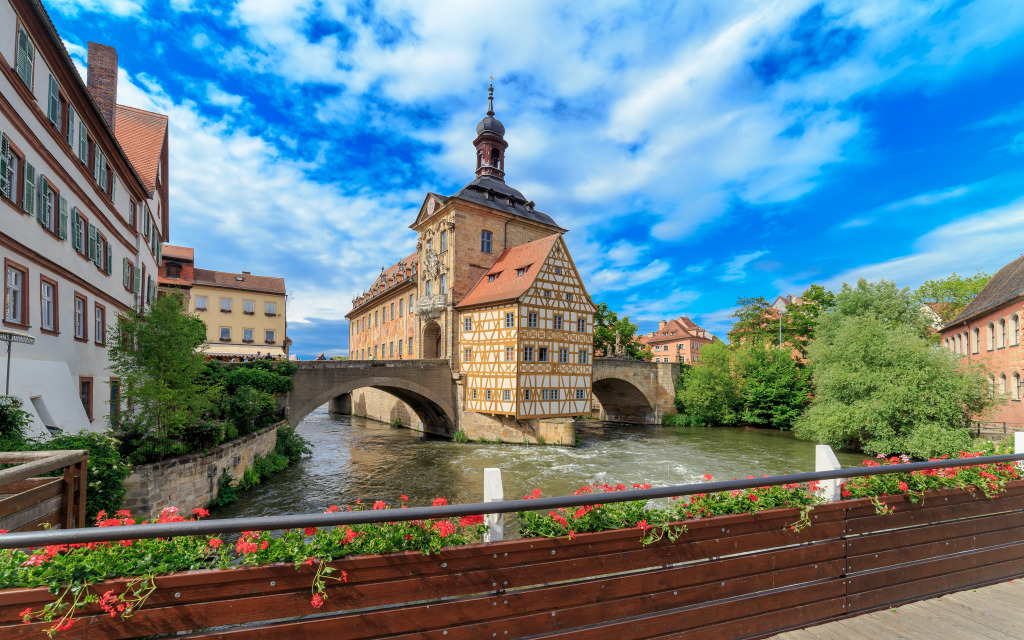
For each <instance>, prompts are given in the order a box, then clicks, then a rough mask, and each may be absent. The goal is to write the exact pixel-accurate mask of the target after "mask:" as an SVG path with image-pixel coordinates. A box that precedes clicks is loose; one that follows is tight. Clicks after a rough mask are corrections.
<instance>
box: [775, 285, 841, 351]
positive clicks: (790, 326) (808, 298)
mask: <svg viewBox="0 0 1024 640" xmlns="http://www.w3.org/2000/svg"><path fill="white" fill-rule="evenodd" d="M800 299H801V300H802V301H803V302H802V304H791V305H789V306H788V307H786V313H785V314H783V316H782V325H783V326H782V333H783V336H784V339H785V341H786V342H789V343H790V344H792V345H794V346H795V347H796V348H798V349H800V352H801V355H803V356H805V357H806V356H807V345H808V344H809V343H810V341H811V340H813V339H814V336H815V334H816V332H817V328H818V318H820V317H821V315H822V314H824V313H827V312H828V311H829V310H831V309H832V308H833V307H834V306H835V304H836V294H834V293H832V292H831V291H829V290H827V289H826V288H825V287H823V286H821V285H820V284H812V285H811V286H810V287H808V288H807V290H806V291H804V292H803V294H801V295H800Z"/></svg>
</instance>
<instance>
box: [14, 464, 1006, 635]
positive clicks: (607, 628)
mask: <svg viewBox="0 0 1024 640" xmlns="http://www.w3.org/2000/svg"><path fill="white" fill-rule="evenodd" d="M1010 457H1011V456H1003V457H1002V458H1003V460H1002V461H1005V459H1006V458H1010ZM1012 457H1014V458H1020V457H1021V456H1012ZM986 460H995V458H988V459H984V458H982V459H973V460H965V461H961V462H963V463H966V464H978V463H980V462H984V461H986ZM952 462H957V461H943V463H936V466H938V464H944V465H945V466H948V465H949V463H952ZM926 464H928V463H919V464H917V465H906V467H905V468H911V467H917V466H925V465H926ZM900 466H902V465H900ZM895 469H896V466H893V467H890V468H878V467H876V468H870V469H869V468H865V469H847V470H843V471H844V472H845V473H846V474H847V475H850V476H853V475H858V472H860V471H863V472H864V473H867V474H872V475H875V474H878V473H891V472H892V471H893V470H895ZM836 473H839V472H828V473H820V474H813V475H815V476H817V477H819V478H827V477H828V476H830V475H836ZM810 475H812V474H795V475H794V476H779V477H775V478H757V479H754V480H750V481H732V482H723V483H708V484H705V485H703V486H706V487H712V486H715V485H726V486H730V485H731V486H739V485H743V484H749V483H750V482H761V483H763V484H766V485H768V484H778V483H780V482H782V481H784V480H785V479H786V478H789V479H796V478H797V477H801V476H810ZM701 486H702V485H686V486H685V493H690V494H692V493H694V492H695V491H699V490H700V487H701ZM691 487H692V488H691ZM668 489H669V488H664V490H668ZM673 489H675V490H678V489H679V487H676V488H673ZM658 491H659V490H657V489H656V490H653V491H650V492H649V493H657V492H658ZM623 493H631V492H623ZM601 497H602V499H603V498H605V497H607V498H608V499H609V500H612V499H616V498H621V496H620V495H615V494H603V495H602V496H601ZM579 499H584V500H585V499H590V500H593V499H594V496H584V497H581V498H580V497H573V498H571V500H579ZM567 500H569V498H568V497H566V498H541V499H538V500H536V501H525V502H528V503H536V506H540V505H541V504H542V503H543V502H544V501H547V502H548V503H556V502H563V501H567ZM880 500H881V502H883V503H885V504H886V505H888V506H889V507H891V509H892V513H889V514H887V515H883V514H879V513H878V508H877V506H876V505H875V504H873V503H872V502H871V500H870V499H866V498H865V499H860V500H847V501H840V502H833V503H829V504H824V505H820V506H817V507H815V508H814V509H813V510H812V511H811V512H810V514H809V519H810V522H811V526H808V527H805V528H799V527H797V528H796V529H793V528H791V525H793V524H794V523H795V522H797V521H798V520H799V518H800V514H799V512H798V511H797V510H795V509H778V510H771V511H763V512H757V513H753V514H737V515H726V516H718V517H713V518H706V519H701V520H691V521H687V522H684V523H680V524H681V525H684V526H685V527H686V530H685V532H684V533H682V535H681V536H680V537H679V538H678V539H676V540H675V541H670V540H668V539H667V538H663V539H661V540H659V541H656V542H654V543H652V544H649V545H644V544H642V542H641V532H640V531H639V530H638V529H621V530H614V531H604V532H599V533H585V534H578V535H576V536H575V539H574V540H573V539H569V538H566V537H563V538H555V539H546V538H532V539H523V540H510V541H503V542H496V543H491V544H476V545H469V546H464V547H453V548H448V549H443V550H442V551H441V552H440V553H438V554H437V555H428V556H424V555H422V554H420V553H418V552H405V553H397V554H391V555H383V556H380V555H375V556H356V557H349V558H344V559H342V560H339V561H336V562H333V563H332V566H333V567H336V568H337V569H339V570H344V571H346V572H347V575H348V581H347V582H345V583H340V582H339V583H333V582H329V584H328V587H327V594H328V598H327V599H326V602H325V603H324V604H323V606H322V608H320V609H313V608H311V607H310V594H311V591H310V584H311V582H312V580H313V576H314V573H315V567H305V566H304V567H302V568H301V570H299V571H296V569H295V567H294V566H292V565H271V566H264V567H253V568H241V569H232V570H226V571H194V572H184V573H178V574H173V575H168V576H163V577H159V578H157V579H156V586H157V589H156V591H155V592H154V593H153V594H152V596H151V597H150V598H149V601H148V602H147V603H146V606H145V607H144V608H143V609H141V610H139V611H138V612H136V613H135V614H134V616H133V617H132V618H130V619H129V620H125V621H120V620H112V619H111V618H110V617H109V615H107V614H105V613H103V612H102V611H100V610H99V609H98V608H96V607H95V606H91V607H90V608H88V609H86V610H84V611H83V612H82V613H81V614H80V615H79V616H77V617H78V622H76V624H75V625H74V627H73V628H72V629H71V630H69V631H67V632H66V633H63V634H61V637H66V638H89V639H93V638H110V639H115V638H129V637H136V636H145V635H155V634H169V633H175V632H177V633H179V634H185V633H188V635H187V637H189V638H258V639H266V640H279V639H280V638H282V637H287V638H289V640H298V639H300V638H310V639H312V638H325V637H329V638H350V639H364V640H366V639H371V638H412V637H416V638H437V639H438V640H442V639H443V640H451V639H455V638H463V639H467V640H470V639H472V640H476V639H478V638H494V637H496V638H532V637H540V636H542V637H544V638H576V639H581V640H582V639H587V640H594V639H597V640H600V639H602V638H615V639H620V638H663V637H671V638H694V639H697V638H699V639H700V640H711V639H715V638H721V639H725V638H740V637H742V638H756V637H767V636H770V635H773V634H775V633H778V632H780V631H784V630H788V629H793V628H799V627H804V626H808V625H812V624H816V623H819V622H824V621H828V620H835V619H839V618H844V617H847V616H850V615H856V614H859V613H864V612H868V611H872V610H877V609H882V608H887V607H891V606H897V605H901V604H904V603H908V602H912V601H914V600H919V599H924V598H929V597H933V596H936V595H940V594H943V593H949V592H952V591H957V590H962V589H967V588H972V587H977V586H981V585H985V584H989V583H993V582H999V581H1003V580H1007V579H1012V578H1014V577H1017V576H1021V575H1024V481H1017V482H1013V483H1010V484H1008V485H1007V487H1006V489H1005V491H1004V492H1003V493H1001V494H1000V495H999V496H998V497H996V498H993V499H988V498H986V497H985V496H984V495H983V494H981V493H979V492H976V491H966V490H961V489H956V490H945V491H934V492H928V493H925V494H924V495H923V496H922V497H921V499H919V500H918V501H917V502H912V501H911V497H910V496H907V495H901V496H889V497H884V498H881V499H880ZM521 502H524V501H510V502H509V503H506V504H508V505H511V504H516V506H518V505H519V503H521ZM495 504H500V503H488V504H487V505H483V504H477V505H451V506H448V507H438V508H433V509H431V511H435V512H437V513H435V514H434V515H435V517H436V516H440V515H442V514H443V515H448V513H444V512H446V511H447V512H460V511H463V510H465V509H466V508H469V507H475V508H476V511H477V512H478V513H479V512H480V511H486V509H484V508H482V507H485V506H488V505H489V506H492V507H493V506H494V505H495ZM526 508H529V507H526ZM425 511H427V509H420V508H415V509H408V510H401V511H398V512H396V511H393V510H389V511H379V512H370V511H367V512H352V513H334V514H320V515H318V516H316V518H317V519H324V518H336V519H338V522H343V521H345V520H355V519H357V518H358V519H359V520H364V521H365V520H366V519H369V518H376V519H382V518H388V519H406V517H422V516H421V515H420V512H425ZM283 518H289V519H299V518H302V519H306V520H310V519H311V516H308V515H307V516H286V517H279V518H278V519H277V520H278V522H276V523H274V526H277V525H278V524H280V522H282V521H283V520H282V519H283ZM254 520H256V519H254ZM261 520H263V521H264V522H266V521H267V520H273V519H271V518H268V519H261ZM296 521H297V520H296ZM217 522H218V521H203V522H199V523H178V524H180V525H181V526H177V525H172V524H168V525H145V526H142V527H132V530H133V531H140V530H142V529H145V528H146V527H158V528H159V529H157V531H156V532H153V533H159V534H160V535H167V533H166V532H167V531H173V530H180V533H179V535H180V534H184V533H185V532H186V529H189V528H190V529H199V528H200V527H207V528H210V529H219V528H223V526H224V525H221V524H217ZM220 522H225V523H226V522H228V521H220ZM289 526H291V525H289ZM299 526H301V523H300V525H299ZM264 528H270V527H269V526H265V527H264ZM108 529H110V530H109V531H105V530H98V531H96V532H92V531H89V532H86V531H82V530H79V531H75V532H68V533H61V532H53V533H52V534H34V536H35V537H42V536H44V535H45V536H47V537H53V538H55V539H56V538H57V537H58V536H59V537H61V538H65V539H67V540H69V541H70V539H71V538H73V537H74V538H81V539H82V540H85V539H87V538H91V537H94V536H95V535H105V536H107V537H108V538H110V539H118V538H119V537H121V536H125V535H131V534H132V533H133V531H128V529H129V528H128V527H110V528H108ZM86 534H88V535H86ZM17 535H18V537H19V538H20V539H25V538H26V534H17ZM4 544H8V542H6V541H5V542H4ZM123 588H124V581H123V580H121V581H117V580H114V581H108V582H105V583H101V584H98V585H95V586H94V587H93V591H94V592H95V593H97V594H101V593H103V592H105V591H107V590H109V589H113V590H115V592H120V591H121V590H123ZM52 598H53V596H52V594H50V593H49V591H48V590H47V589H45V588H39V589H18V590H8V591H0V636H2V637H3V638H5V639H7V638H11V639H14V638H37V637H41V634H42V631H43V629H44V628H45V627H46V626H47V624H46V623H31V624H22V621H21V618H20V617H19V612H21V611H22V610H24V609H25V608H32V609H39V608H40V607H41V606H42V605H43V604H45V603H47V602H50V601H52ZM234 625H242V626H234ZM881 633H883V634H884V632H881ZM950 633H951V635H952V636H956V637H958V636H959V634H958V633H957V631H956V630H950Z"/></svg>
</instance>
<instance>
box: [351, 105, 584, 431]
mask: <svg viewBox="0 0 1024 640" xmlns="http://www.w3.org/2000/svg"><path fill="white" fill-rule="evenodd" d="M476 133H477V135H476V138H475V139H474V140H473V146H474V147H475V148H476V178H475V179H474V180H473V181H472V182H470V183H469V184H467V185H466V186H465V187H463V188H462V189H461V190H459V191H458V192H457V193H455V194H454V195H451V196H444V195H440V194H437V193H428V194H427V195H426V197H425V198H424V201H423V203H422V205H421V206H420V209H419V212H418V214H417V216H416V220H415V221H414V222H413V223H412V224H411V225H410V228H411V229H412V230H413V231H415V232H416V233H417V234H418V240H417V243H416V253H414V254H412V255H410V256H407V257H405V258H403V259H402V260H401V261H399V262H398V263H396V264H395V265H392V266H391V267H388V268H384V269H382V270H381V274H380V276H378V277H377V279H376V280H375V281H374V283H373V284H372V285H371V286H370V288H369V289H368V290H367V291H365V292H364V293H363V294H361V295H360V296H358V297H356V298H355V299H353V301H352V305H353V307H352V310H351V311H350V312H349V313H348V314H346V317H347V318H348V319H349V355H350V357H351V358H355V359H369V358H374V359H397V358H448V359H449V360H450V362H451V365H452V370H453V375H455V376H456V379H457V380H458V383H459V387H460V388H459V395H460V400H461V402H463V403H464V405H463V406H465V407H466V409H467V410H470V411H478V412H481V413H488V414H492V415H500V416H508V417H511V418H515V419H519V418H521V417H522V418H535V417H557V416H570V415H579V414H581V413H587V411H588V410H589V407H590V387H591V384H590V380H591V369H592V362H591V360H592V358H591V356H592V354H591V348H592V336H593V330H594V322H593V312H594V310H595V309H594V306H593V303H592V302H591V300H590V296H589V295H587V293H586V290H585V288H584V285H583V283H582V281H581V279H580V278H579V274H578V272H577V271H576V269H575V266H574V265H573V263H572V258H571V256H570V255H569V250H568V248H567V247H566V245H565V242H564V240H563V238H562V234H563V233H565V231H566V230H565V229H563V228H562V227H560V226H558V224H556V223H555V221H554V220H553V219H552V218H551V216H549V215H547V214H545V213H542V212H541V211H538V210H537V209H536V206H535V204H534V202H533V201H532V200H527V198H526V197H525V196H524V195H523V194H522V193H521V192H519V191H518V190H516V189H513V188H512V187H510V186H508V185H507V184H506V183H505V151H506V150H507V148H508V143H507V142H506V141H505V138H504V136H505V127H504V125H502V123H501V122H500V121H499V120H498V119H497V118H495V117H494V102H493V87H492V88H491V89H490V90H489V95H488V110H487V115H486V116H485V117H484V118H483V119H482V120H481V121H480V122H479V124H477V127H476ZM542 351H543V353H544V359H543V360H541V359H540V354H541V352H542Z"/></svg>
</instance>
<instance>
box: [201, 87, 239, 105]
mask: <svg viewBox="0 0 1024 640" xmlns="http://www.w3.org/2000/svg"><path fill="white" fill-rule="evenodd" d="M244 100H245V99H244V98H243V97H242V96H238V95H235V94H233V93H228V92H227V91H224V90H223V89H221V88H220V87H218V86H217V85H215V84H214V83H212V82H207V83H206V101H207V102H209V103H210V104H212V105H216V106H218V107H226V108H228V109H237V108H239V107H240V106H242V102H243V101H244Z"/></svg>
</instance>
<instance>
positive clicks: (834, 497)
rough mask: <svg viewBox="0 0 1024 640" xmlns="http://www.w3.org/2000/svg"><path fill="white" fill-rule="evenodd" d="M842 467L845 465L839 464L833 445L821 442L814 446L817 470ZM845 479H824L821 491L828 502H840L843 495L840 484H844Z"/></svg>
mask: <svg viewBox="0 0 1024 640" xmlns="http://www.w3.org/2000/svg"><path fill="white" fill-rule="evenodd" d="M842 468H843V465H841V464H839V459H838V458H836V454H835V452H834V451H832V447H830V446H828V445H827V444H819V445H816V446H815V447H814V470H815V471H835V470H836V469H842ZM844 481H845V479H844V478H838V479H836V480H822V482H821V490H820V491H819V493H820V494H821V496H822V497H823V498H825V500H827V501H828V502H838V501H839V499H840V498H841V497H842V496H840V485H842V484H843V482H844Z"/></svg>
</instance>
